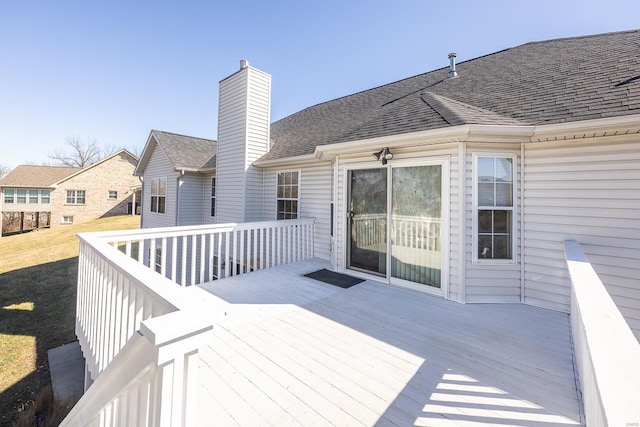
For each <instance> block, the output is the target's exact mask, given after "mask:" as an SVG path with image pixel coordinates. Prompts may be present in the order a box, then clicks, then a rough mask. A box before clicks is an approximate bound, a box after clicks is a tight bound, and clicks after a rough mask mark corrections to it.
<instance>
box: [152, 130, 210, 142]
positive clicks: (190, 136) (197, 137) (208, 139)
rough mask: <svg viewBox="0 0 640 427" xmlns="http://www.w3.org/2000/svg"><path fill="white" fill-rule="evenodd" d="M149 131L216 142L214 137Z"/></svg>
mask: <svg viewBox="0 0 640 427" xmlns="http://www.w3.org/2000/svg"><path fill="white" fill-rule="evenodd" d="M151 132H160V133H166V134H169V135H175V136H182V137H185V138H195V139H204V140H206V141H213V142H218V141H216V140H215V139H210V138H202V137H200V136H192V135H185V134H182V133H175V132H168V131H166V130H158V129H152V130H151Z"/></svg>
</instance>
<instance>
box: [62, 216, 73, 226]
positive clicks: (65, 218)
mask: <svg viewBox="0 0 640 427" xmlns="http://www.w3.org/2000/svg"><path fill="white" fill-rule="evenodd" d="M62 224H73V216H71V215H67V216H63V217H62Z"/></svg>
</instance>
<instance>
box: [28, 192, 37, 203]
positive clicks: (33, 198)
mask: <svg viewBox="0 0 640 427" xmlns="http://www.w3.org/2000/svg"><path fill="white" fill-rule="evenodd" d="M29 203H38V190H29Z"/></svg>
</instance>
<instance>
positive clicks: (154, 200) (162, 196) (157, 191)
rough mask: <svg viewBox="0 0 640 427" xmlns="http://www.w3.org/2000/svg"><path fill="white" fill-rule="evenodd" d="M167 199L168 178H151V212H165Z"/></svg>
mask: <svg viewBox="0 0 640 427" xmlns="http://www.w3.org/2000/svg"><path fill="white" fill-rule="evenodd" d="M166 199H167V179H166V178H152V179H151V212H157V213H164V211H165V203H166Z"/></svg>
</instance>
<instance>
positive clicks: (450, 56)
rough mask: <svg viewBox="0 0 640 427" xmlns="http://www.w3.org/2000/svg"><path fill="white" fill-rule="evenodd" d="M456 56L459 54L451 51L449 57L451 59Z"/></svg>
mask: <svg viewBox="0 0 640 427" xmlns="http://www.w3.org/2000/svg"><path fill="white" fill-rule="evenodd" d="M456 56H458V55H457V54H456V53H455V52H451V53H450V54H449V59H451V58H455V57H456Z"/></svg>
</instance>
